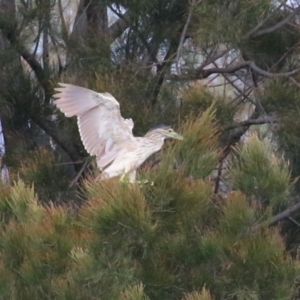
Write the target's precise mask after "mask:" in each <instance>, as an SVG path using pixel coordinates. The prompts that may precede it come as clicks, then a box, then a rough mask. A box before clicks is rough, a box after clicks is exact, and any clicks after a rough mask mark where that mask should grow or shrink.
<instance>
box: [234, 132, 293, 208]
mask: <svg viewBox="0 0 300 300" xmlns="http://www.w3.org/2000/svg"><path fill="white" fill-rule="evenodd" d="M236 154H237V155H236V157H235V158H234V159H233V165H232V167H231V168H230V173H231V175H232V177H233V182H234V185H235V187H236V188H237V189H239V190H241V191H243V192H244V193H245V194H246V195H248V196H254V197H255V199H259V200H260V201H261V202H262V203H263V204H264V205H268V204H272V205H273V206H274V207H277V208H279V207H282V206H286V205H287V204H288V198H289V195H290V193H291V191H292V187H293V183H292V182H291V179H290V170H289V166H288V164H287V163H286V162H285V161H284V160H283V159H280V158H277V157H276V155H275V154H274V153H273V151H272V148H271V145H268V144H267V143H266V142H264V143H263V142H262V141H260V140H259V139H258V137H257V136H256V135H255V134H254V135H252V136H251V137H250V138H249V140H248V141H247V142H246V143H245V144H244V145H241V146H238V147H237V149H236Z"/></svg>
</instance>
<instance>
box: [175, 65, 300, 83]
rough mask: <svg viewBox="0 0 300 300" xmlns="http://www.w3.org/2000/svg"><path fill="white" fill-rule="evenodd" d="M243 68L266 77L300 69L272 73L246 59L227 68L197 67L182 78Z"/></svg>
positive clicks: (198, 77) (284, 75)
mask: <svg viewBox="0 0 300 300" xmlns="http://www.w3.org/2000/svg"><path fill="white" fill-rule="evenodd" d="M243 68H251V69H252V70H253V71H255V72H257V73H258V74H260V75H262V76H266V77H289V76H291V75H294V74H296V73H298V72H299V71H300V68H299V69H295V70H293V71H291V72H285V73H271V72H268V71H265V70H263V69H261V68H259V67H258V66H257V65H256V64H255V62H254V61H244V62H240V63H237V64H235V65H232V66H228V67H225V68H210V69H200V68H197V69H196V71H195V72H194V74H191V75H190V76H189V75H187V76H186V78H185V76H183V77H182V79H200V80H201V79H205V78H207V77H209V76H210V75H212V74H216V73H218V74H225V73H228V74H233V73H235V72H236V71H238V70H240V69H243ZM173 77H174V78H176V77H177V78H179V76H173Z"/></svg>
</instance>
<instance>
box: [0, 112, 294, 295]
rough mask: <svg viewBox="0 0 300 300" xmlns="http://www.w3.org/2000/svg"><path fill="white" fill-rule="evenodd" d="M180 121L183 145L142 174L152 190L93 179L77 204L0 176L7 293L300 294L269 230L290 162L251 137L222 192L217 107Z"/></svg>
mask: <svg viewBox="0 0 300 300" xmlns="http://www.w3.org/2000/svg"><path fill="white" fill-rule="evenodd" d="M181 128H182V130H181V131H182V132H183V134H184V135H185V140H184V141H183V142H182V143H175V144H173V143H171V144H169V145H167V146H166V148H165V149H164V151H163V153H162V154H161V156H160V160H161V162H160V164H159V165H157V166H156V167H154V168H149V167H148V168H147V167H146V168H145V169H144V170H143V171H142V172H140V179H145V178H147V179H148V180H149V181H153V182H154V184H153V185H151V184H142V185H139V184H128V183H122V182H119V181H118V180H117V179H116V180H110V181H104V182H95V181H94V180H93V178H92V177H91V178H89V179H86V180H85V181H84V183H83V186H82V191H81V196H82V197H85V198H86V199H87V200H86V201H85V202H84V204H83V205H82V206H80V207H78V208H77V209H74V208H70V207H69V206H67V205H55V206H54V205H51V204H47V205H45V204H43V203H41V202H39V199H38V198H37V196H36V193H35V190H34V187H33V186H30V185H28V184H26V185H25V184H24V182H23V181H22V180H18V181H15V182H14V183H12V184H11V185H9V184H4V183H2V185H1V193H0V215H1V224H0V278H1V280H0V298H1V299H109V300H110V299H124V300H129V299H130V300H131V299H133V300H138V299H143V300H146V299H166V300H168V299H170V300H171V299H184V300H211V299H297V298H296V295H297V289H298V286H297V278H298V277H297V276H298V274H299V263H298V261H297V260H296V259H293V258H292V257H291V256H290V255H289V253H288V252H287V250H286V248H285V242H284V238H283V235H282V234H281V232H280V227H276V226H273V227H268V226H267V225H265V224H266V222H265V221H267V220H269V219H270V218H271V217H272V216H273V215H274V214H275V212H276V209H277V208H278V207H285V206H287V203H286V202H285V199H286V197H287V195H289V193H291V192H292V188H293V185H292V184H291V183H290V178H289V171H288V165H287V164H286V163H284V161H283V160H282V159H279V158H275V157H272V155H271V153H270V151H271V149H270V148H269V147H266V146H265V145H264V144H263V143H261V142H260V141H259V139H258V137H257V136H254V135H253V136H252V137H251V138H250V139H249V140H248V141H247V143H246V144H244V145H241V146H240V147H239V148H237V153H236V156H235V158H234V159H233V160H232V163H231V172H230V175H229V177H230V180H231V181H232V185H233V186H234V189H233V190H232V191H231V192H228V193H227V194H226V195H224V197H219V196H218V197H217V196H215V195H214V181H213V180H212V179H211V172H212V171H213V169H214V166H215V165H216V164H217V162H218V157H219V153H220V151H221V150H220V149H219V145H218V142H217V141H218V127H217V125H216V123H215V121H214V110H213V109H209V110H207V111H206V112H204V113H203V115H202V117H201V118H196V119H193V118H189V119H187V121H185V122H184V123H183V125H182V127H181ZM195 132H197V135H196V134H194V133H195ZM191 145H192V147H191ZM197 154H199V155H197ZM237 154H238V155H237ZM252 160H253V161H252ZM258 160H259V161H260V162H261V169H258V167H257V166H256V165H255V164H254V162H255V161H258ZM268 160H269V162H268V163H266V162H267V161H268ZM264 162H265V164H264ZM267 166H268V167H267ZM266 173H267V174H266ZM277 180H278V181H280V183H281V184H280V185H279V183H278V182H277ZM275 187H276V189H275ZM259 196H260V197H259ZM278 205H279V206H278Z"/></svg>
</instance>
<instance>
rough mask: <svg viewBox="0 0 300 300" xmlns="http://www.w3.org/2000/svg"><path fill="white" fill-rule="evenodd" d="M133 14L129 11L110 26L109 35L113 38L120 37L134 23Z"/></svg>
mask: <svg viewBox="0 0 300 300" xmlns="http://www.w3.org/2000/svg"><path fill="white" fill-rule="evenodd" d="M132 20H133V18H132V16H131V15H130V12H129V11H127V12H126V13H125V14H124V15H122V17H121V18H119V19H118V20H117V21H116V22H114V23H113V24H112V25H111V26H110V27H109V28H108V36H109V38H110V39H111V40H115V39H116V38H118V37H119V36H120V35H121V34H122V33H123V32H124V31H125V30H126V29H127V28H128V27H129V26H130V25H131V23H132Z"/></svg>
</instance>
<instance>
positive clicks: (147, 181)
mask: <svg viewBox="0 0 300 300" xmlns="http://www.w3.org/2000/svg"><path fill="white" fill-rule="evenodd" d="M137 183H138V184H140V185H144V184H148V183H149V184H150V186H154V182H153V181H149V180H148V179H144V180H138V181H137Z"/></svg>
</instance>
